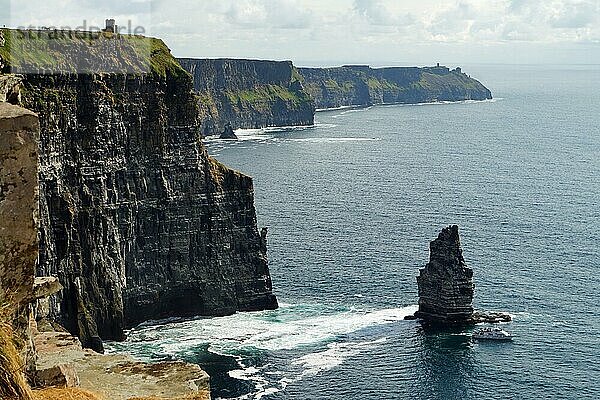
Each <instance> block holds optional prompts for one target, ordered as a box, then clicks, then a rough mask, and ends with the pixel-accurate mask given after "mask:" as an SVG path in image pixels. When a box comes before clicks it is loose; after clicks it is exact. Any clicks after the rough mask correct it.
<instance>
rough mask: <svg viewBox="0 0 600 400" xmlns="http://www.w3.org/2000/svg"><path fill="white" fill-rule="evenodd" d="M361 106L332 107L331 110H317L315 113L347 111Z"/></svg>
mask: <svg viewBox="0 0 600 400" xmlns="http://www.w3.org/2000/svg"><path fill="white" fill-rule="evenodd" d="M357 107H360V106H340V107H330V108H317V109H316V110H315V112H326V111H339V110H347V109H350V108H357Z"/></svg>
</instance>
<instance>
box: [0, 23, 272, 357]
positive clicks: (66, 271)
mask: <svg viewBox="0 0 600 400" xmlns="http://www.w3.org/2000/svg"><path fill="white" fill-rule="evenodd" d="M4 33H5V35H4V36H5V37H6V38H7V41H8V42H11V43H12V44H11V46H10V49H11V51H14V52H15V53H13V54H12V55H13V57H12V58H11V55H10V54H9V55H6V56H5V57H4V58H5V60H11V61H12V62H15V57H14V54H17V55H18V54H19V52H18V51H17V50H15V49H16V47H15V46H16V45H17V44H16V43H15V42H14V39H15V37H16V35H15V34H14V31H8V30H5V32H4ZM38 34H39V33H38ZM42 34H43V32H42ZM53 34H56V33H54V32H53ZM112 37H113V36H111V35H107V37H105V38H103V39H102V40H111V38H112ZM61 39H63V40H62V41H61V45H62V46H63V47H64V46H65V44H67V45H68V44H69V43H70V42H71V41H72V42H73V46H67V48H66V50H65V49H63V48H61V50H60V52H59V53H57V54H54V53H52V54H50V56H51V57H50V56H49V57H41V56H40V57H38V56H39V54H38V53H33V54H31V55H30V56H28V57H27V58H26V61H27V65H26V66H27V68H26V69H24V70H23V71H22V72H24V73H25V75H24V77H23V82H22V83H21V90H20V94H21V102H22V104H23V105H25V106H26V107H27V108H29V109H31V110H34V111H35V112H36V113H38V115H39V118H40V125H41V137H40V140H39V192H40V207H39V210H40V216H39V218H40V234H39V238H40V255H39V265H38V270H37V274H38V275H42V276H56V277H58V278H59V280H60V283H61V284H62V286H63V287H64V289H63V290H62V291H61V292H60V293H59V294H58V295H57V296H53V298H52V299H51V301H50V302H49V304H48V318H49V319H51V320H53V321H56V322H58V323H60V324H61V325H63V326H64V327H66V328H67V329H68V330H69V331H70V332H71V333H73V334H75V335H77V336H78V337H79V338H80V339H81V341H82V343H83V345H84V347H91V348H94V349H95V350H98V351H102V340H103V339H110V340H121V339H123V338H124V329H125V328H126V327H128V326H132V325H135V324H137V323H139V322H142V321H145V320H148V319H157V318H162V317H168V316H191V315H207V316H213V315H226V314H231V313H234V312H236V311H249V310H261V309H266V308H276V307H277V300H276V298H275V296H274V295H273V293H272V287H271V278H270V275H269V269H268V263H267V255H266V248H265V246H263V242H264V240H263V238H262V237H261V235H260V234H259V232H258V228H257V222H256V211H255V208H254V197H253V195H254V191H253V182H252V179H251V178H250V177H248V176H246V175H243V174H241V173H239V172H237V171H234V170H231V169H229V168H227V167H226V166H224V165H222V164H220V163H219V162H218V161H216V160H214V159H212V158H210V157H209V156H208V154H207V152H206V149H205V148H204V146H203V145H202V143H201V140H200V139H201V135H200V131H199V126H198V124H197V122H196V121H197V116H198V104H197V98H196V96H195V95H194V94H193V92H192V90H193V84H192V79H191V76H190V75H189V74H188V73H187V72H186V71H184V70H183V69H182V68H181V66H180V65H179V64H178V63H177V61H176V60H175V59H174V58H173V57H172V56H171V54H170V51H169V49H168V48H167V47H166V46H165V45H164V43H163V42H162V41H160V40H158V39H150V38H142V37H139V36H136V37H130V36H127V35H120V36H118V40H117V41H116V42H115V43H113V44H112V45H113V47H114V46H120V47H119V50H120V51H119V52H117V53H118V54H119V57H113V56H112V53H113V52H111V53H110V54H107V53H105V52H104V50H103V47H99V49H98V48H96V47H95V46H93V45H89V44H88V45H86V42H85V40H86V39H85V38H83V39H81V38H78V37H75V36H65V37H64V38H61ZM36 40H41V41H42V42H43V40H53V38H46V39H44V38H42V39H36ZM26 44H27V43H26ZM48 49H49V50H48V51H52V49H53V47H51V46H48ZM3 51H4V50H3ZM145 51H146V52H147V53H144V52H145ZM131 52H133V53H132V54H130V53H131ZM3 54H4V53H3ZM144 54H146V55H147V56H148V60H146V61H149V62H148V63H147V67H148V68H149V69H148V70H143V69H140V70H135V71H133V72H132V65H136V63H134V62H133V61H135V60H138V61H139V60H142V61H143V60H144V57H143V56H144ZM36 57H38V58H36ZM53 59H56V60H57V63H58V66H57V69H56V70H54V69H53V68H54V67H56V66H54V65H52V60H53ZM70 60H80V61H81V60H85V62H86V65H85V68H86V69H85V73H76V72H77V68H75V66H72V65H70V64H69V62H70ZM132 60H133V61H132ZM48 63H50V64H48ZM106 66H110V71H109V72H108V73H106V72H105V70H104V68H105V67H106ZM94 68H97V71H96V72H94V71H95V70H94ZM138 68H143V65H142V66H139V67H138ZM71 70H73V71H74V72H69V71H71ZM10 71H11V64H7V66H6V67H5V71H4V72H10ZM11 90H12V89H11ZM12 91H13V92H14V90H12Z"/></svg>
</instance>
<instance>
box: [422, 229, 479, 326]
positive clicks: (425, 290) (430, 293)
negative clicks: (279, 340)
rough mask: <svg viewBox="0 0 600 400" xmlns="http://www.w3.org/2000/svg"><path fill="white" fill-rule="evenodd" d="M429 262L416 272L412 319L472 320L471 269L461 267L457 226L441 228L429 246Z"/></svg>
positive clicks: (442, 321) (461, 259)
mask: <svg viewBox="0 0 600 400" xmlns="http://www.w3.org/2000/svg"><path fill="white" fill-rule="evenodd" d="M429 249H430V256H429V263H427V265H425V267H424V268H422V269H421V270H420V274H419V276H418V277H417V284H418V285H419V311H417V313H416V314H415V316H416V317H418V318H421V319H424V320H427V321H432V322H441V323H463V322H467V323H468V322H471V321H472V320H473V293H474V291H475V285H474V284H473V270H472V269H471V268H469V267H467V265H466V264H465V260H464V258H463V255H462V249H461V247H460V237H459V235H458V226H457V225H452V226H449V227H447V228H444V229H442V231H441V232H440V234H439V236H438V237H437V239H435V240H434V241H432V242H431V243H430V245H429Z"/></svg>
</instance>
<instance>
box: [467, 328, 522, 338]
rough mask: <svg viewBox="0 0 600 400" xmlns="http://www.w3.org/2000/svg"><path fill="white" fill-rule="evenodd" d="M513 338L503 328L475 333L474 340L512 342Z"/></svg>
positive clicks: (478, 330) (487, 329) (484, 329)
mask: <svg viewBox="0 0 600 400" xmlns="http://www.w3.org/2000/svg"><path fill="white" fill-rule="evenodd" d="M512 338H513V336H512V335H511V334H510V333H508V332H506V331H505V330H504V329H501V328H481V329H477V330H476V331H474V332H473V339H479V340H512Z"/></svg>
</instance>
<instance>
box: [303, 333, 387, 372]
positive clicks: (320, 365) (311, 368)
mask: <svg viewBox="0 0 600 400" xmlns="http://www.w3.org/2000/svg"><path fill="white" fill-rule="evenodd" d="M386 341H387V338H381V339H378V340H375V341H370V342H346V343H338V342H334V343H329V344H328V345H327V350H325V351H321V352H317V353H311V354H306V355H304V356H302V357H299V358H297V359H295V360H293V361H292V365H299V366H302V367H303V368H304V371H303V372H302V375H301V376H300V379H301V378H302V377H304V376H314V375H318V374H319V373H321V372H324V371H329V370H331V369H333V368H335V367H337V366H339V365H341V364H343V363H344V361H345V360H346V359H348V358H350V357H353V356H355V355H357V354H359V353H360V352H362V351H364V350H366V349H369V348H372V347H374V346H377V345H378V344H380V343H384V342H386Z"/></svg>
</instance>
